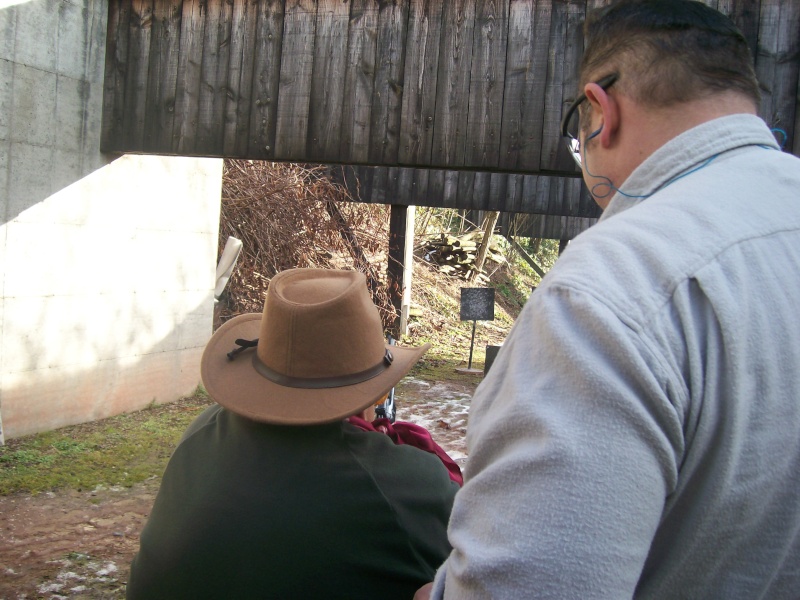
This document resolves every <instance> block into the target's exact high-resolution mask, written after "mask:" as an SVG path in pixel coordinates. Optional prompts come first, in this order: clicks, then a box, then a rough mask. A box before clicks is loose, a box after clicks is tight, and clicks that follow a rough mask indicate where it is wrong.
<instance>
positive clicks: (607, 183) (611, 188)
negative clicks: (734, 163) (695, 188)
mask: <svg viewBox="0 0 800 600" xmlns="http://www.w3.org/2000/svg"><path fill="white" fill-rule="evenodd" d="M602 130H603V127H602V126H601V127H600V128H599V129H598V130H597V131H594V132H593V133H591V134H589V137H587V138H586V141H584V143H583V144H582V145H581V149H583V150H584V152H583V156H582V157H581V160H583V163H584V164H585V165H586V173H587V174H588V175H589V176H590V177H594V178H596V179H603V180H605V182H601V183H597V184H595V185H593V186H592V189H591V190H590V193H591V194H592V196H594V197H595V198H600V199H602V198H607V197H608V196H609V194H611V192H616V193H618V194H619V195H620V196H624V197H626V198H633V199H635V200H643V199H645V198H649V197H650V196H652V195H653V194H655V193H656V192H659V191H661V190H663V189H664V188H665V187H667V186H670V185H672V184H673V183H675V182H676V181H678V180H679V179H683V178H684V177H687V176H689V175H691V174H692V173H696V172H697V171H699V170H700V169H704V168H705V167H707V166H708V165H709V164H710V163H711V161H713V160H714V159H715V158H717V157H718V156H719V155H720V153H717V154H715V155H714V156H712V157H710V158H708V159H706V160H705V161H704V162H702V163H701V164H699V165H697V166H696V167H695V168H694V169H691V170H689V171H686V172H685V173H681V174H680V175H677V176H675V177H673V178H672V179H670V180H669V181H667V182H666V183H665V184H664V185H662V186H659V187H658V189H656V190H653V191H652V192H650V193H649V194H644V195H642V196H636V195H634V194H627V193H625V192H623V191H622V190H621V189H619V188H618V187H617V186H615V185H614V184H613V183H612V182H611V180H610V179H609V178H608V177H606V176H605V175H595V174H594V173H592V172H591V171H590V170H589V163H588V162H587V160H586V152H585V148H586V142H588V141H589V140H591V139H593V138H595V137H596V136H598V135H600V132H601V131H602ZM771 131H772V132H773V133H776V132H777V133H780V134H782V135H783V142H782V143H781V144H780V147H781V150H783V146H784V145H785V144H786V138H787V137H788V136H787V134H786V132H785V131H784V130H783V129H780V128H777V127H776V128H773V129H772V130H771ZM759 147H760V148H764V149H765V150H774V148H770V147H769V146H762V145H760V144H759ZM599 187H607V188H608V191H607V192H606V193H605V194H603V195H602V196H601V195H599V194H597V193H595V192H596V190H597V188H599Z"/></svg>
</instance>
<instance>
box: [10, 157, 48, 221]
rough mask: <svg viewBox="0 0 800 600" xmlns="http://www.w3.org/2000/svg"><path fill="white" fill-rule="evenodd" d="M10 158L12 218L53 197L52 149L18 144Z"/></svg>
mask: <svg viewBox="0 0 800 600" xmlns="http://www.w3.org/2000/svg"><path fill="white" fill-rule="evenodd" d="M8 154H9V156H8V215H7V217H6V218H7V219H12V218H14V217H16V216H17V215H19V214H20V213H21V212H23V211H24V210H26V209H28V208H30V207H31V206H34V205H35V204H36V203H37V202H40V201H41V200H43V199H44V198H47V196H49V195H50V173H51V172H52V170H53V150H52V148H49V147H47V146H32V145H30V144H24V143H19V142H12V143H11V144H10V151H9V153H8Z"/></svg>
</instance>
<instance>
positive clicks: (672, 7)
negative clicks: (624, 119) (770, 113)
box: [581, 0, 760, 107]
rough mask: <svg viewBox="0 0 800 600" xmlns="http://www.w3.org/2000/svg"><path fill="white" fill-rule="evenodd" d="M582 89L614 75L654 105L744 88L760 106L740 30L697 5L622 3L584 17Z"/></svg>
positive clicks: (683, 1) (648, 0)
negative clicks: (589, 82) (585, 41)
mask: <svg viewBox="0 0 800 600" xmlns="http://www.w3.org/2000/svg"><path fill="white" fill-rule="evenodd" d="M585 34H586V39H587V46H586V52H585V53H584V56H583V61H582V62H581V84H582V86H583V85H584V84H586V83H587V82H588V81H590V79H589V78H592V80H593V79H596V78H598V77H603V76H604V75H607V74H608V73H611V72H616V73H619V76H620V79H619V82H618V83H616V84H615V86H619V87H621V88H622V89H624V90H625V93H627V94H628V95H630V96H631V97H633V98H634V99H635V100H636V101H638V102H641V103H643V104H646V105H649V106H655V107H666V106H671V105H673V104H677V103H680V102H687V101H689V100H694V99H697V98H701V97H704V96H707V95H710V94H713V93H716V92H722V91H729V90H732V91H738V92H741V93H742V94H744V95H745V96H747V97H749V98H750V99H752V100H753V102H754V103H755V104H756V106H758V103H759V100H760V92H759V87H758V80H757V79H756V75H755V71H754V69H753V59H752V55H751V53H750V50H749V48H748V46H747V40H745V38H744V36H743V35H742V32H741V31H740V30H739V29H738V28H737V27H736V25H734V24H733V22H732V21H731V20H730V19H729V18H728V17H726V16H725V15H723V14H722V13H720V12H718V11H716V10H714V9H713V8H710V7H708V6H706V5H705V4H703V3H702V2H695V1H693V0H621V1H619V2H615V3H614V4H612V5H611V6H608V7H606V8H602V9H600V10H598V11H595V12H594V13H592V14H591V15H590V16H589V17H588V18H587V20H586V24H585Z"/></svg>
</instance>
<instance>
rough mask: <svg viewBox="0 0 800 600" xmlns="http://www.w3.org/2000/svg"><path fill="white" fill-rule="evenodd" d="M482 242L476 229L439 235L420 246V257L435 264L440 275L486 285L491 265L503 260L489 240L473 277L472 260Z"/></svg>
mask: <svg viewBox="0 0 800 600" xmlns="http://www.w3.org/2000/svg"><path fill="white" fill-rule="evenodd" d="M482 239H483V231H481V230H479V229H477V230H475V231H470V232H468V233H465V234H463V235H459V236H454V235H449V234H447V233H442V234H440V235H437V236H435V237H432V238H430V239H428V240H426V241H425V242H424V243H423V245H422V246H421V254H422V258H423V259H424V260H425V261H427V262H430V263H433V264H435V265H437V266H438V268H439V272H440V273H443V274H445V275H450V276H452V277H460V278H462V279H464V280H471V282H472V283H474V284H477V285H487V284H488V283H489V277H488V275H487V274H486V273H487V272H490V271H492V270H493V268H494V267H493V263H494V265H498V264H501V263H503V262H505V260H506V259H505V257H504V256H503V254H502V250H501V249H500V248H499V247H498V246H497V245H496V244H495V243H494V242H493V241H491V240H490V243H489V244H490V245H489V250H488V251H487V253H486V262H485V263H484V265H483V268H482V269H481V272H480V273H478V274H477V276H475V275H473V273H474V272H475V270H476V265H475V257H476V255H477V253H478V247H479V246H480V244H481V240H482ZM473 277H474V278H473Z"/></svg>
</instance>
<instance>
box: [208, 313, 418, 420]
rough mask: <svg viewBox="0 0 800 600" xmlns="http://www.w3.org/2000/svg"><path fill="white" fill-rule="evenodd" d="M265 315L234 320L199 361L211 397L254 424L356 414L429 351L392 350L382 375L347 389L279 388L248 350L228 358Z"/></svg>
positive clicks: (255, 331)
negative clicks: (258, 365)
mask: <svg viewBox="0 0 800 600" xmlns="http://www.w3.org/2000/svg"><path fill="white" fill-rule="evenodd" d="M261 317H262V315H261V314H260V313H249V314H244V315H239V316H237V317H234V318H233V319H231V320H230V321H228V322H226V323H225V324H224V325H222V326H221V327H220V328H219V329H218V330H217V331H216V333H214V335H213V336H212V337H211V340H209V342H208V344H206V348H205V350H204V352H203V358H202V359H201V362H200V377H201V379H202V381H203V385H204V386H205V388H206V391H207V392H208V394H209V395H210V396H211V398H212V399H213V400H214V401H215V402H217V403H218V404H220V405H221V406H224V407H225V408H227V409H228V410H230V411H232V412H234V413H236V414H239V415H241V416H243V417H246V418H248V419H252V420H254V421H261V422H263V423H273V424H276V425H314V424H323V423H332V422H334V421H337V420H340V419H344V418H345V417H349V416H351V415H354V414H357V413H359V412H361V411H362V410H364V409H365V408H367V407H368V406H371V405H373V404H374V403H375V402H377V401H378V400H380V399H381V398H382V397H383V396H385V395H386V394H387V393H389V391H390V390H391V389H392V388H393V387H394V386H395V385H396V384H397V382H398V381H400V380H401V379H402V378H403V377H404V376H405V375H406V374H407V373H408V372H409V371H410V370H411V367H413V366H414V364H415V363H416V362H417V361H418V360H419V359H420V358H421V357H422V355H423V354H425V352H427V351H428V349H429V348H430V344H425V345H423V346H420V347H418V348H405V347H402V346H389V345H388V344H387V346H386V347H387V348H389V349H390V350H391V352H392V355H393V356H394V360H393V361H392V364H391V365H390V366H389V367H387V368H386V370H385V371H383V372H382V373H380V374H379V375H377V376H375V377H373V378H372V379H368V380H367V381H363V382H361V383H357V384H354V385H347V386H342V387H330V388H323V389H308V388H295V387H286V386H283V385H279V384H277V383H275V382H273V381H271V380H269V379H267V378H266V377H264V376H262V375H261V374H260V373H258V371H256V369H255V368H254V367H253V361H252V357H251V353H253V352H255V349H254V350H248V351H245V352H243V353H242V354H241V355H239V356H238V357H236V358H235V359H234V360H229V359H228V356H227V354H228V352H230V351H231V350H233V349H234V348H235V347H236V340H237V339H239V338H243V339H248V340H250V339H255V338H257V337H258V336H259V332H260V327H261Z"/></svg>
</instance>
